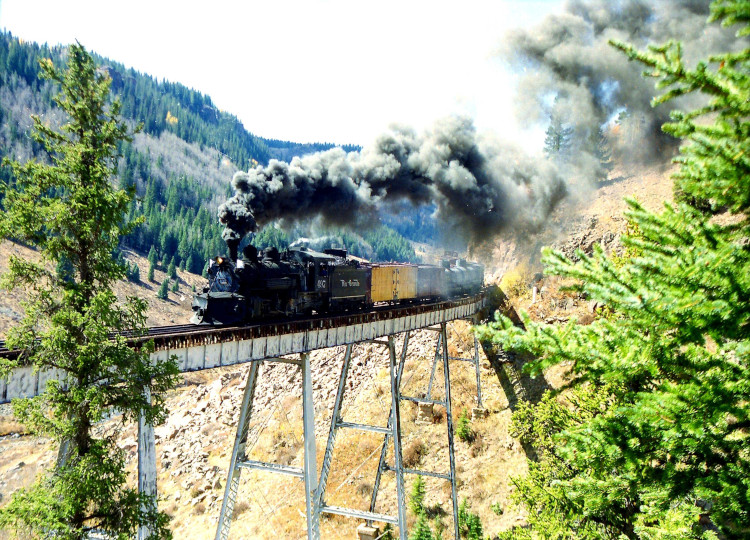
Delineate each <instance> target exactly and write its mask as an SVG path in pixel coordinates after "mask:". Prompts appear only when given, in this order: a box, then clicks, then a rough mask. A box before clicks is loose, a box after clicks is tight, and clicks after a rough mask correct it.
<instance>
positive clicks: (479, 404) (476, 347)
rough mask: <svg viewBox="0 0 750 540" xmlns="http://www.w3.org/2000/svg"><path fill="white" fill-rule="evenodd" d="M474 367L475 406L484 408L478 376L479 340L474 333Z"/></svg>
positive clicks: (480, 381) (480, 382)
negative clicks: (475, 375) (475, 384)
mask: <svg viewBox="0 0 750 540" xmlns="http://www.w3.org/2000/svg"><path fill="white" fill-rule="evenodd" d="M474 368H475V369H476V372H477V407H479V408H480V409H483V408H484V405H482V380H481V378H480V376H479V340H478V339H477V336H476V334H475V335H474Z"/></svg>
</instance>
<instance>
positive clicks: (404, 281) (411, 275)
mask: <svg viewBox="0 0 750 540" xmlns="http://www.w3.org/2000/svg"><path fill="white" fill-rule="evenodd" d="M396 274H397V276H398V279H397V280H396V291H397V293H396V294H397V296H398V299H399V300H406V299H409V298H416V297H417V267H416V266H399V267H397V269H396Z"/></svg>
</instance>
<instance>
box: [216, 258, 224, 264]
mask: <svg viewBox="0 0 750 540" xmlns="http://www.w3.org/2000/svg"><path fill="white" fill-rule="evenodd" d="M223 262H224V259H223V258H221V257H216V263H217V264H221V263H223Z"/></svg>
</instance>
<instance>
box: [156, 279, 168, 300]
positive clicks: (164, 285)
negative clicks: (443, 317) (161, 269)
mask: <svg viewBox="0 0 750 540" xmlns="http://www.w3.org/2000/svg"><path fill="white" fill-rule="evenodd" d="M156 297H157V298H158V299H160V300H167V299H169V278H166V277H165V278H164V281H162V282H161V285H160V286H159V290H158V291H156Z"/></svg>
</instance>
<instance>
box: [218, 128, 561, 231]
mask: <svg viewBox="0 0 750 540" xmlns="http://www.w3.org/2000/svg"><path fill="white" fill-rule="evenodd" d="M232 185H233V186H234V188H235V194H234V196H233V197H232V198H231V199H229V201H227V202H226V203H224V204H223V205H221V207H220V208H219V216H220V219H221V222H222V223H224V224H225V225H226V227H227V228H226V229H225V234H224V238H225V240H226V239H228V238H238V239H241V238H242V237H243V236H244V235H245V234H246V233H248V232H251V231H254V230H256V229H257V227H258V226H263V225H265V224H267V223H269V222H272V221H277V220H281V221H284V222H287V223H293V222H296V221H302V220H307V219H310V218H316V217H318V218H320V219H321V220H322V221H323V222H324V224H327V225H348V226H356V225H367V224H369V223H372V222H373V220H374V219H376V213H377V210H378V209H379V207H380V205H381V204H382V203H383V202H387V201H398V200H403V199H407V200H409V201H411V202H412V203H413V204H414V205H416V206H419V205H424V204H434V205H436V206H437V213H438V215H437V217H438V220H439V221H440V222H441V223H442V224H443V225H444V226H446V228H450V229H452V230H455V231H458V232H459V233H462V235H463V236H464V237H465V238H467V239H470V240H474V241H476V240H484V239H487V238H488V237H492V236H494V235H496V234H499V233H501V232H503V231H506V230H508V229H509V228H524V229H526V230H528V229H533V228H535V227H537V226H539V225H540V224H541V223H542V222H543V221H544V219H545V218H546V216H547V215H548V214H549V212H550V211H551V210H552V209H553V208H554V207H555V205H556V204H557V203H558V202H559V201H560V199H562V197H563V196H564V195H565V192H566V187H565V182H564V180H563V177H562V176H561V175H560V174H559V173H558V171H557V169H556V168H555V166H554V165H553V164H551V163H548V162H545V161H544V160H539V159H536V158H533V157H531V156H528V155H526V154H525V153H524V152H523V151H522V150H520V149H519V148H516V147H513V146H511V145H509V144H502V143H500V142H499V141H497V140H495V139H493V138H490V137H487V136H480V135H479V134H477V133H476V130H475V129H474V126H473V124H472V122H471V120H469V119H467V118H462V117H450V118H447V119H444V120H442V121H440V122H438V123H436V124H435V126H434V127H433V128H432V129H431V130H429V131H427V132H426V133H424V134H423V135H421V136H419V135H417V134H416V133H415V132H414V131H413V130H411V129H407V128H402V127H393V128H392V129H391V131H390V132H388V133H386V134H384V135H381V136H380V137H379V138H378V139H377V140H376V142H375V144H374V145H372V146H370V147H367V148H365V149H364V150H362V151H361V152H351V153H348V154H347V153H346V152H344V151H343V150H341V149H339V148H336V149H333V150H329V151H327V152H322V153H318V154H313V155H309V156H305V157H302V158H295V159H293V160H292V162H291V163H289V164H287V163H283V162H280V161H276V160H271V162H270V163H269V165H268V166H266V167H264V168H254V169H250V170H249V171H248V172H246V173H245V172H239V173H237V174H235V176H234V179H233V181H232Z"/></svg>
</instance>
